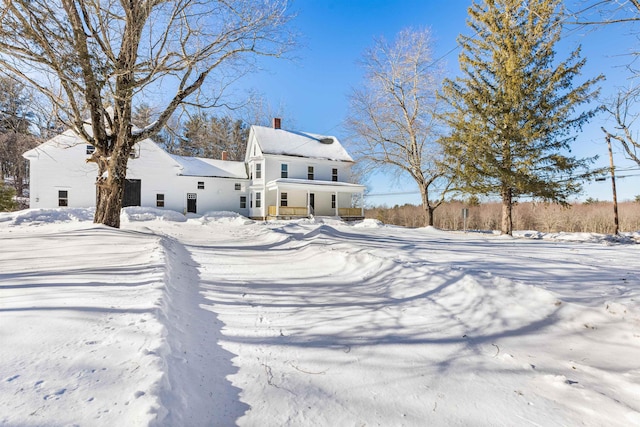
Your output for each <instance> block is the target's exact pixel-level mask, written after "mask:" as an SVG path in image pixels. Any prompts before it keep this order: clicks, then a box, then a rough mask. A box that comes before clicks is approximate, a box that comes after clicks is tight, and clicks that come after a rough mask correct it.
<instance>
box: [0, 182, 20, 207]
mask: <svg viewBox="0 0 640 427" xmlns="http://www.w3.org/2000/svg"><path fill="white" fill-rule="evenodd" d="M15 194H16V190H14V189H13V188H12V187H8V186H6V185H4V182H3V181H1V180H0V212H6V211H12V210H14V209H15V208H16V206H17V203H16V201H15V200H14V199H13V196H15Z"/></svg>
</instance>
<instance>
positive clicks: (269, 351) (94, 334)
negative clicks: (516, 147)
mask: <svg viewBox="0 0 640 427" xmlns="http://www.w3.org/2000/svg"><path fill="white" fill-rule="evenodd" d="M91 216H92V212H91V211H90V210H82V209H61V210H57V209H54V210H27V211H21V212H18V213H10V214H1V213H0V248H1V250H0V424H2V425H8V426H47V425H50V426H59V425H82V426H84V425H89V426H94V425H98V426H102V425H104V426H111V425H132V426H146V425H152V426H176V425H185V426H187V425H188V426H210V425H216V426H227V425H235V424H237V425H241V426H257V425H260V426H281V425H290V426H307V425H309V426H337V425H341V426H343V425H344V426H349V425H358V426H360V425H381V426H419V425H436V426H449V425H474V426H495V425H505V426H506V425H509V426H519V425H522V426H530V425H587V426H628V425H640V357H639V355H640V257H639V256H638V255H640V246H638V245H636V244H634V243H633V242H634V240H637V239H638V237H640V233H637V232H636V233H627V235H626V236H625V237H624V238H619V237H618V238H615V239H614V238H613V237H612V236H603V235H594V234H566V233H564V234H563V233H558V234H555V235H550V234H542V233H538V232H535V231H523V232H519V233H515V236H514V238H505V237H504V236H497V235H494V234H491V233H459V232H446V231H441V230H437V229H434V228H422V229H406V228H402V227H390V226H385V225H383V224H381V223H380V222H378V221H374V220H365V221H363V222H360V223H356V224H351V225H350V224H345V223H343V222H341V221H339V220H337V219H333V218H315V219H310V220H299V221H273V222H268V223H264V222H255V221H251V220H248V219H246V218H243V217H241V216H239V215H237V214H232V213H211V214H207V215H204V216H195V215H194V216H190V217H188V218H185V217H184V216H182V215H180V214H172V213H168V212H167V211H160V210H153V209H141V208H127V209H126V210H125V211H124V212H123V216H122V229H120V230H113V229H109V228H107V227H103V226H97V225H95V224H92V223H91Z"/></svg>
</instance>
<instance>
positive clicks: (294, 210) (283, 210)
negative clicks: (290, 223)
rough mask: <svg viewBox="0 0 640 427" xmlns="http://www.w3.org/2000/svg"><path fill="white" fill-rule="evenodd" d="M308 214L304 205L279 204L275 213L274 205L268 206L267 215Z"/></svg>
mask: <svg viewBox="0 0 640 427" xmlns="http://www.w3.org/2000/svg"><path fill="white" fill-rule="evenodd" d="M276 215H280V216H309V214H308V213H307V207H306V206H280V212H279V213H277V210H276V206H269V216H276Z"/></svg>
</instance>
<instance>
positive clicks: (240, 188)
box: [235, 182, 242, 191]
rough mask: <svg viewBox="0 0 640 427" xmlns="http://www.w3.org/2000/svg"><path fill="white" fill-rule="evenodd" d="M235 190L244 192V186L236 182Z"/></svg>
mask: <svg viewBox="0 0 640 427" xmlns="http://www.w3.org/2000/svg"><path fill="white" fill-rule="evenodd" d="M235 189H236V191H240V190H242V184H240V183H239V182H236V185H235Z"/></svg>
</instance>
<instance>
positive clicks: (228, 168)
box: [170, 154, 248, 179]
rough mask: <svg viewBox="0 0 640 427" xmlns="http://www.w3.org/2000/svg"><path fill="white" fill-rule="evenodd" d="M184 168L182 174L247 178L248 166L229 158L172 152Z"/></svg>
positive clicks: (172, 156)
mask: <svg viewBox="0 0 640 427" xmlns="http://www.w3.org/2000/svg"><path fill="white" fill-rule="evenodd" d="M170 156H171V158H173V159H174V160H175V161H176V162H178V163H179V164H180V166H181V168H182V171H181V172H180V175H183V176H202V177H216V178H236V179H247V178H248V176H247V168H246V167H245V163H244V162H234V161H229V160H217V159H205V158H202V157H185V156H176V155H175V154H170Z"/></svg>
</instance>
